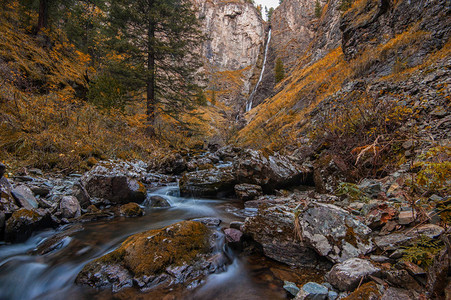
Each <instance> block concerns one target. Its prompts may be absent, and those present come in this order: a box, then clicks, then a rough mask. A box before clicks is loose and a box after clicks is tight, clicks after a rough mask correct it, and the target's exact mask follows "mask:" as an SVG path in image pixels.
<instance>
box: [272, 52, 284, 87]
mask: <svg viewBox="0 0 451 300" xmlns="http://www.w3.org/2000/svg"><path fill="white" fill-rule="evenodd" d="M274 73H275V78H276V83H279V82H280V81H282V79H284V77H285V71H284V67H283V62H282V60H281V59H280V58H278V59H277V60H276V66H275V67H274Z"/></svg>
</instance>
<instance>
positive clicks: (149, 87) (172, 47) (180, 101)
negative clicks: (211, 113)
mask: <svg viewBox="0 0 451 300" xmlns="http://www.w3.org/2000/svg"><path fill="white" fill-rule="evenodd" d="M109 16H110V20H109V24H110V30H111V32H110V33H109V36H110V37H111V39H110V44H111V45H112V46H113V47H114V49H115V51H116V54H118V55H119V56H121V57H122V58H123V63H125V64H126V67H125V68H124V66H122V67H119V68H117V72H116V74H118V75H120V76H121V78H122V79H126V80H128V82H130V83H131V81H133V82H134V83H135V84H136V86H135V87H136V88H138V89H139V88H141V87H144V86H145V88H146V98H147V99H146V100H147V111H146V113H147V121H148V129H149V134H150V135H154V134H155V131H154V128H153V125H154V123H155V118H156V114H157V110H158V111H161V112H163V113H164V114H166V115H168V116H170V117H172V118H174V119H175V120H178V115H179V113H180V112H184V111H190V110H192V109H193V108H195V106H196V102H197V99H198V97H196V96H198V95H199V91H200V89H201V88H200V86H199V79H198V77H199V74H197V71H198V70H199V68H200V66H201V61H200V45H201V43H202V42H203V41H204V40H205V37H204V35H203V34H202V32H201V31H200V22H199V20H198V18H197V17H196V14H195V10H194V8H193V6H192V4H191V2H190V1H189V0H117V1H114V2H112V3H111V6H110V10H109ZM196 77H197V78H196ZM126 86H129V85H127V84H126Z"/></svg>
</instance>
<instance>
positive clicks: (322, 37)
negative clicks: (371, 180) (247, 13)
mask: <svg viewBox="0 0 451 300" xmlns="http://www.w3.org/2000/svg"><path fill="white" fill-rule="evenodd" d="M312 2H314V1H312ZM295 4H296V5H298V9H297V10H295V9H294V8H293V11H294V12H297V13H299V14H300V17H299V18H300V19H302V18H303V16H302V14H301V10H300V8H301V7H305V5H307V4H305V5H304V6H303V4H302V3H299V2H298V0H285V1H284V3H283V4H282V5H281V7H280V8H277V9H276V11H275V12H274V15H273V20H272V22H273V25H272V28H273V34H274V35H273V40H272V43H271V44H272V47H273V48H274V52H275V53H281V51H282V50H283V47H282V46H283V45H285V44H286V45H293V47H295V46H294V45H296V44H297V45H298V47H299V48H297V50H293V53H302V55H301V57H300V58H299V59H297V60H296V61H295V62H294V65H295V67H293V68H292V70H291V72H289V74H288V76H287V78H286V79H285V80H284V81H282V83H281V84H279V85H277V86H276V91H275V93H274V94H275V95H274V96H273V97H270V98H267V99H266V100H265V101H264V102H263V103H262V104H260V105H259V106H257V107H256V108H254V109H253V110H252V111H251V113H250V114H248V116H247V118H248V125H247V126H246V127H245V128H244V129H242V130H241V131H240V132H239V134H238V141H239V143H242V144H245V145H248V146H255V147H262V146H263V147H270V148H275V149H280V148H282V147H284V146H285V145H286V142H287V141H289V142H290V144H291V145H292V146H293V148H296V147H300V146H301V145H305V144H306V143H315V142H319V143H321V140H324V139H325V138H327V136H329V137H330V136H333V134H332V135H331V134H330V133H331V132H332V133H333V132H337V131H340V130H343V129H342V128H344V127H345V126H352V124H354V122H355V119H358V118H361V120H360V119H358V120H359V122H360V121H362V123H364V122H367V121H368V120H369V119H370V118H369V117H368V116H366V115H362V112H363V113H365V114H366V113H368V112H371V113H374V115H371V118H374V120H378V118H381V116H382V115H384V114H389V112H391V113H390V114H389V115H388V116H387V118H386V119H387V120H394V119H393V116H397V118H398V119H397V120H405V119H403V118H407V117H409V116H410V117H409V118H411V119H416V120H418V121H417V122H416V121H415V122H414V121H409V122H407V124H411V123H415V124H416V125H412V126H413V127H411V128H410V127H409V128H407V129H408V130H418V128H420V129H419V132H418V134H419V136H420V137H418V138H419V139H420V138H422V136H423V135H424V136H427V134H428V133H427V130H429V129H428V128H429V127H428V125H427V122H430V121H431V120H435V119H436V118H444V119H446V120H448V119H447V118H448V117H447V116H449V105H447V104H446V101H447V100H446V99H447V97H449V95H448V93H449V90H448V84H449V79H447V78H446V75H445V74H446V73H447V72H448V70H449V67H450V60H449V57H450V56H451V52H450V51H451V50H450V42H449V36H450V33H451V29H450V28H451V19H450V18H449V14H450V11H451V6H450V4H449V1H446V0H436V1H427V0H419V1H410V0H397V1H391V0H359V1H355V2H353V4H352V6H351V7H350V8H349V9H348V10H347V11H341V10H340V9H339V7H340V4H341V1H340V0H329V1H328V2H327V4H325V5H324V6H323V11H322V15H321V17H320V18H319V19H317V20H313V19H311V20H313V21H311V22H313V23H308V24H312V27H310V25H308V26H307V27H306V29H305V30H304V33H305V32H307V33H309V32H315V34H314V36H313V37H311V38H310V35H309V34H307V35H305V36H304V37H305V39H304V40H305V41H308V40H310V42H309V45H308V46H306V45H307V42H304V43H302V42H298V43H294V41H300V38H299V36H297V35H296V32H294V31H293V30H292V29H291V28H294V25H293V26H292V27H290V26H289V25H290V24H291V25H292V24H294V23H293V22H292V21H290V20H296V19H292V18H291V17H290V16H289V15H290V13H289V12H290V9H291V8H290V9H288V8H289V7H291V6H294V5H295ZM310 9H312V8H310ZM282 11H286V12H287V17H285V18H283V17H282V13H281V12H282ZM293 14H294V15H295V14H296V13H293ZM281 18H282V19H281ZM305 20H307V21H308V20H309V19H308V17H307V18H306V19H305ZM280 24H286V25H284V27H283V28H285V30H279V29H278V28H279V27H280V28H282V27H281V26H280ZM278 26H279V27H278ZM297 26H301V25H297ZM304 27H305V26H304ZM311 30H312V31H311ZM277 31H278V32H282V33H283V34H282V33H279V34H278V33H277ZM300 32H302V30H299V31H298V32H297V33H298V34H299V33H300ZM278 39H279V41H278ZM282 39H283V40H284V41H291V42H286V43H284V42H282ZM288 61H289V60H286V62H287V63H288ZM287 63H286V64H287ZM359 105H360V106H359ZM366 105H370V106H371V109H367V108H366V107H365V106H366ZM384 106H386V107H387V108H386V109H381V107H384ZM358 108H359V109H360V111H359V110H358ZM379 109H381V110H380V111H379ZM371 110H372V111H371ZM406 112H409V113H406ZM437 112H440V116H439V114H438V113H437ZM351 114H354V115H352V116H350V115H351ZM412 116H414V117H412ZM348 117H349V118H351V117H352V118H351V119H349V120H348V121H349V122H348V123H346V122H347V121H344V120H345V119H346V118H348ZM353 118H355V119H353ZM434 118H435V119H434ZM383 121H384V120H382V121H381V122H382V123H383ZM393 122H394V121H393ZM395 123H396V122H394V123H393V128H395V129H393V128H392V129H391V130H392V131H394V130H396V128H398V127H397V126H400V125H401V124H402V122H400V123H397V124H395ZM445 123H446V122H445ZM440 124H442V123H440ZM327 126H329V127H328V128H326V127H327ZM368 126H374V124H368ZM409 126H410V125H409ZM442 126H444V125H443V124H442ZM370 128H371V127H370ZM332 129H333V130H336V131H332ZM401 129H402V130H406V129H405V128H401ZM401 129H400V130H401ZM423 129H424V130H423ZM381 130H382V131H381V132H378V131H375V132H372V133H371V136H365V137H364V138H361V139H360V140H355V141H352V142H350V143H347V145H346V147H347V148H346V149H345V150H346V151H347V152H346V151H344V150H343V149H342V150H343V152H342V153H343V154H344V155H346V156H348V158H349V157H350V152H351V150H352V149H353V148H350V147H359V146H365V144H362V143H365V142H366V143H367V144H368V143H369V142H374V140H375V138H376V137H377V134H379V135H384V133H383V130H386V129H385V128H381ZM328 131H331V132H329V133H328ZM365 132H366V131H365ZM368 132H370V131H368ZM368 134H370V133H368ZM400 134H401V133H400ZM430 134H432V136H434V138H437V139H441V138H442V137H435V135H434V133H430ZM262 139H264V140H265V142H262ZM329 139H330V138H329ZM340 139H342V138H337V139H336V140H330V141H329V142H328V145H334V144H336V142H337V141H339V140H340ZM348 148H349V149H348ZM340 151H341V150H340ZM355 159H356V158H355V157H354V162H355Z"/></svg>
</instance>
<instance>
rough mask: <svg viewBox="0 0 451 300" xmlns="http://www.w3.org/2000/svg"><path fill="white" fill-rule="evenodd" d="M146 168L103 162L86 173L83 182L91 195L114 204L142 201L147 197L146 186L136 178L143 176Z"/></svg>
mask: <svg viewBox="0 0 451 300" xmlns="http://www.w3.org/2000/svg"><path fill="white" fill-rule="evenodd" d="M143 174H145V168H144V167H141V168H138V167H136V166H135V167H133V165H131V164H126V163H123V162H121V163H115V162H103V163H99V164H98V165H97V166H96V167H94V168H93V169H92V170H91V171H89V172H87V173H85V174H84V175H83V176H82V178H81V182H82V184H83V186H84V188H85V189H86V191H87V192H88V194H89V195H90V196H91V197H95V198H99V199H101V201H105V200H106V201H107V202H111V203H112V204H125V203H129V202H137V203H141V202H142V201H144V200H145V198H146V188H145V187H144V185H143V184H142V183H141V182H140V181H139V180H137V179H136V178H137V177H139V178H142V177H143V176H144V175H143Z"/></svg>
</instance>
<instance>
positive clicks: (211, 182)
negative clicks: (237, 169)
mask: <svg viewBox="0 0 451 300" xmlns="http://www.w3.org/2000/svg"><path fill="white" fill-rule="evenodd" d="M235 182H236V177H235V174H234V170H233V167H231V166H228V167H224V168H211V169H207V170H201V171H195V172H189V173H186V174H185V175H184V176H183V177H182V178H181V179H180V193H181V194H182V195H190V196H199V197H215V196H217V195H218V193H220V192H227V191H231V190H233V186H234V185H235Z"/></svg>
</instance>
